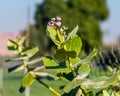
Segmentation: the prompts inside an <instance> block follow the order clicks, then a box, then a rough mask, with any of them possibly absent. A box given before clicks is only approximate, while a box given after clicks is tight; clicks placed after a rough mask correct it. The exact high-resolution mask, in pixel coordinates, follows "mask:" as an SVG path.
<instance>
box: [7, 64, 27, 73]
mask: <svg viewBox="0 0 120 96" xmlns="http://www.w3.org/2000/svg"><path fill="white" fill-rule="evenodd" d="M25 68H26V66H25V65H17V66H14V67H11V68H9V69H8V72H12V73H14V72H19V71H22V70H24V69H25Z"/></svg>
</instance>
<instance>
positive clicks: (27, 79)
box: [21, 72, 36, 88]
mask: <svg viewBox="0 0 120 96" xmlns="http://www.w3.org/2000/svg"><path fill="white" fill-rule="evenodd" d="M35 78H36V77H35V75H34V74H33V73H32V72H28V73H26V74H25V76H24V78H23V79H22V84H21V85H22V87H24V88H26V87H29V86H30V85H32V83H33V82H34V81H35Z"/></svg>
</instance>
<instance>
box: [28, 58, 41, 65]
mask: <svg viewBox="0 0 120 96" xmlns="http://www.w3.org/2000/svg"><path fill="white" fill-rule="evenodd" d="M40 61H41V58H36V59H34V60H32V61H29V62H27V63H26V64H27V66H31V65H34V64H36V63H38V62H40Z"/></svg>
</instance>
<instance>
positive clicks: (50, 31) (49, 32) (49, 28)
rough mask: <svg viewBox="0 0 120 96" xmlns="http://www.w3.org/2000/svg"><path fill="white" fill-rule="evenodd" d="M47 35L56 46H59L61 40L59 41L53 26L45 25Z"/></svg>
mask: <svg viewBox="0 0 120 96" xmlns="http://www.w3.org/2000/svg"><path fill="white" fill-rule="evenodd" d="M47 36H49V37H50V38H51V39H52V41H53V42H54V43H55V44H56V45H57V46H60V44H61V42H60V41H59V38H58V36H57V30H56V29H55V28H53V27H52V26H47Z"/></svg>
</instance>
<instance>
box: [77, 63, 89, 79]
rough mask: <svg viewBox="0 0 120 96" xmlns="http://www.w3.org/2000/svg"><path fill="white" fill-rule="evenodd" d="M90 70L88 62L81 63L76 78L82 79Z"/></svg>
mask: <svg viewBox="0 0 120 96" xmlns="http://www.w3.org/2000/svg"><path fill="white" fill-rule="evenodd" d="M89 72H90V65H89V64H81V66H80V68H79V69H78V74H79V75H78V76H77V78H79V79H83V78H85V77H87V76H88V74H89Z"/></svg>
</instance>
